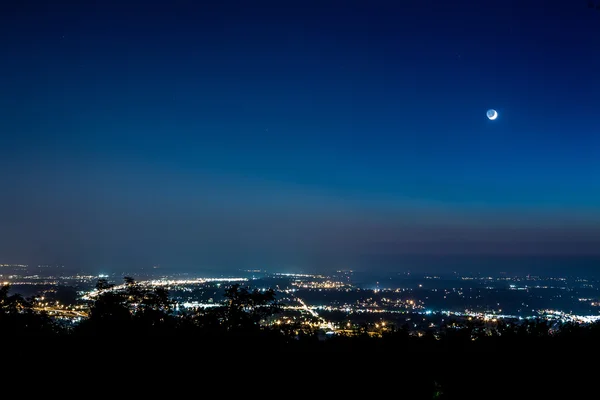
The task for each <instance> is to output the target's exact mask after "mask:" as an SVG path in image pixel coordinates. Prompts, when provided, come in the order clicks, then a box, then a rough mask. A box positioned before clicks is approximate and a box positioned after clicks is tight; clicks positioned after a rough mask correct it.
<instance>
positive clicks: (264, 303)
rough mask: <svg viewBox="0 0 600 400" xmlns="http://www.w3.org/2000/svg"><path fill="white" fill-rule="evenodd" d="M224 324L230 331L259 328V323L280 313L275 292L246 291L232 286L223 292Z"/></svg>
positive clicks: (235, 285)
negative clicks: (224, 301) (224, 302)
mask: <svg viewBox="0 0 600 400" xmlns="http://www.w3.org/2000/svg"><path fill="white" fill-rule="evenodd" d="M224 296H225V299H226V305H225V307H224V310H223V311H224V322H225V325H226V327H227V329H228V330H230V331H249V330H250V331H251V330H257V329H259V328H260V322H261V321H262V320H265V319H267V318H268V317H270V316H272V315H273V314H275V313H277V312H279V311H280V305H279V304H278V303H277V301H276V299H275V297H276V296H275V291H274V290H273V289H268V290H265V291H260V290H258V289H254V290H252V291H250V290H248V288H247V287H241V286H240V285H239V284H234V285H232V286H231V287H230V288H228V289H226V290H225V294H224Z"/></svg>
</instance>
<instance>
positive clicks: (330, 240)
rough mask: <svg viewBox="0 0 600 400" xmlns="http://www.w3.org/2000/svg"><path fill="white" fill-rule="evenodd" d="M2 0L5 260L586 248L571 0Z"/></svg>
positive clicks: (591, 156)
mask: <svg viewBox="0 0 600 400" xmlns="http://www.w3.org/2000/svg"><path fill="white" fill-rule="evenodd" d="M9 3H11V4H8V5H7V4H4V3H2V5H1V6H0V46H1V47H0V50H1V51H2V62H1V63H0V177H1V183H2V186H1V187H2V196H1V198H0V221H2V223H1V231H0V258H1V259H0V262H26V263H47V262H50V263H66V264H70V265H77V266H81V267H86V268H93V269H97V268H104V267H106V268H112V267H123V268H127V267H139V266H149V265H152V264H161V265H164V266H165V267H167V266H172V267H174V268H175V267H198V268H202V267H215V268H221V267H222V268H225V267H231V266H240V267H264V266H266V267H272V268H274V267H276V266H284V265H285V266H290V265H292V266H298V267H302V268H308V267H311V266H312V267H314V266H319V267H332V268H339V267H342V266H348V267H353V268H360V267H364V268H366V267H368V266H372V265H375V264H376V263H378V262H380V260H381V259H385V260H387V262H391V265H393V264H394V262H395V261H394V260H396V258H395V257H400V256H401V255H403V254H426V255H430V254H436V255H437V254H542V255H553V254H567V255H589V254H600V118H599V117H600V11H599V10H594V9H590V8H588V6H587V2H586V1H578V0H577V1H575V0H564V1H561V0H556V1H548V0H545V1H536V0H519V1H516V0H515V1H510V0H509V1H440V0H428V1H423V0H403V1H394V2H392V1H327V0H321V1H306V0H304V1H295V0H290V1H269V2H267V1H228V0H219V1H211V2H208V1H192V0H189V1H184V0H175V1H164V2H158V1H156V2H142V1H98V2H91V1H86V0H80V1H71V2H60V4H51V2H45V1H44V2H42V1H40V2H33V1H28V0H21V1H11V2H9ZM488 108H495V109H496V110H498V112H499V117H498V119H497V120H495V121H490V120H488V119H487V118H486V114H485V113H486V110H487V109H488ZM378 260H379V261H378ZM390 260H391V261H390Z"/></svg>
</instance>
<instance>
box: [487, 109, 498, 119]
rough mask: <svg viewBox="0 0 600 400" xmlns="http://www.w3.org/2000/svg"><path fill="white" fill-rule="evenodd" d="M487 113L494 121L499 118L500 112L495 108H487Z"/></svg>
mask: <svg viewBox="0 0 600 400" xmlns="http://www.w3.org/2000/svg"><path fill="white" fill-rule="evenodd" d="M486 115H487V117H488V118H489V119H490V120H492V121H493V120H495V119H496V118H498V112H497V111H496V110H494V109H490V110H487V113H486Z"/></svg>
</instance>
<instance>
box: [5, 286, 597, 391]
mask: <svg viewBox="0 0 600 400" xmlns="http://www.w3.org/2000/svg"><path fill="white" fill-rule="evenodd" d="M125 282H126V285H125V289H123V290H113V286H112V285H110V284H108V282H107V281H105V280H99V281H98V283H97V285H96V287H97V289H98V291H97V296H95V298H94V299H93V300H91V301H90V304H89V313H88V316H87V317H86V318H84V319H82V320H81V321H80V322H79V323H77V324H75V325H73V326H65V325H63V324H60V323H59V322H57V321H55V320H54V319H52V318H51V317H50V316H48V315H47V314H46V313H45V312H43V311H38V307H36V300H35V299H24V298H23V297H22V296H20V295H18V294H14V295H9V287H8V286H3V287H1V288H0V332H1V337H0V339H1V340H3V343H9V342H10V341H11V340H13V339H24V338H25V339H27V340H29V341H32V340H33V341H41V342H42V343H48V341H47V339H51V340H52V341H55V343H60V344H62V345H63V346H65V347H66V348H72V347H73V346H74V345H75V344H78V343H83V344H84V345H83V346H90V343H103V344H104V346H105V347H106V348H108V347H110V346H116V347H119V346H120V345H122V344H123V343H127V344H128V346H131V348H135V346H136V345H142V344H143V346H144V348H146V349H152V348H157V349H160V348H163V347H164V346H165V343H167V344H169V346H171V349H172V350H171V351H172V354H180V352H181V349H182V348H185V349H186V352H187V353H186V354H188V357H189V358H190V359H196V357H198V359H200V358H201V359H202V360H203V361H202V362H203V363H204V362H208V363H209V364H210V363H212V362H215V361H216V360H219V359H221V360H222V359H223V358H224V357H225V356H224V354H235V355H236V356H235V357H236V358H235V359H236V360H238V361H235V363H233V364H232V365H231V366H229V367H228V368H230V369H231V370H235V368H238V367H241V366H242V365H241V364H239V362H240V361H239V358H240V357H241V355H245V357H248V355H249V354H257V353H258V354H262V355H263V357H271V356H272V357H276V358H277V359H279V360H280V359H281V358H282V357H284V358H285V359H289V357H299V358H300V359H306V358H307V357H315V358H313V362H314V365H312V367H311V366H299V367H300V368H302V369H305V368H308V369H307V370H306V373H312V374H314V373H326V375H328V376H329V375H332V374H335V371H334V370H331V369H335V368H340V369H345V368H348V367H349V365H353V367H352V372H350V373H351V374H353V375H354V376H356V377H357V379H358V380H357V381H356V382H350V383H349V384H350V386H348V387H346V389H345V390H346V391H348V390H349V391H350V392H352V393H355V394H356V393H359V391H360V390H361V389H360V387H361V385H363V386H364V385H366V384H367V382H371V384H373V385H374V386H373V388H374V389H373V390H376V389H375V388H377V387H379V388H383V389H385V390H386V391H392V392H394V393H397V394H398V396H395V397H398V398H407V399H448V398H461V399H464V398H541V397H540V396H542V394H543V393H549V392H552V393H554V394H555V393H556V391H557V390H560V389H561V388H562V389H564V388H566V387H568V388H570V389H569V390H570V391H571V392H572V391H573V390H574V389H575V388H576V387H581V386H577V385H581V384H586V383H589V382H590V381H586V380H584V378H583V376H584V375H579V376H577V377H576V379H572V378H570V377H569V376H568V375H564V374H563V375H560V376H557V377H556V379H558V380H556V381H553V382H551V383H550V382H548V380H549V379H553V378H552V377H553V376H556V373H557V368H556V366H555V365H554V366H552V367H551V368H550V367H549V370H540V369H539V368H541V367H539V366H537V365H536V363H535V361H536V360H538V361H539V359H540V357H542V356H544V355H548V354H552V355H556V356H561V355H565V354H568V355H577V354H585V353H589V352H590V351H593V350H596V349H598V343H600V323H594V324H575V323H565V324H564V325H562V326H561V327H560V328H556V327H554V326H553V327H552V328H551V327H550V326H549V325H548V323H547V322H546V321H527V322H525V323H522V324H510V323H505V324H499V325H498V328H497V329H496V330H494V331H493V333H491V334H490V332H489V331H484V330H481V329H479V327H478V326H477V325H476V324H473V325H471V326H461V327H460V328H456V329H451V328H448V329H445V330H444V331H443V332H440V333H434V332H426V334H424V335H422V336H414V335H411V334H410V332H409V331H408V329H407V328H406V327H391V328H390V329H389V330H388V331H386V332H385V333H384V334H383V335H382V336H381V337H373V336H370V335H368V334H367V333H364V334H360V333H359V334H355V335H344V334H335V335H332V336H331V337H326V338H324V337H323V336H322V335H320V334H319V333H318V332H315V331H311V330H310V329H307V328H304V327H303V326H285V328H282V327H280V326H278V325H276V324H266V323H265V321H268V320H269V319H272V318H275V317H276V316H277V314H278V313H280V312H281V307H280V304H278V302H277V300H276V296H275V292H274V291H273V290H266V291H258V290H249V289H248V288H245V287H241V286H240V285H237V284H235V285H232V286H231V287H229V288H227V289H225V293H224V297H225V299H226V301H225V302H223V304H221V305H219V306H216V307H212V308H205V309H194V310H186V311H184V312H182V311H176V307H175V306H174V304H173V302H172V301H171V300H170V299H169V293H168V291H166V290H164V289H162V288H152V289H148V288H146V287H143V286H141V285H139V284H138V283H136V282H135V281H134V280H133V279H131V278H125ZM30 343H33V342H30ZM65 344H66V345H65ZM131 348H130V349H131ZM283 352H285V355H284V353H283ZM6 354H8V353H7V352H6V351H5V352H4V355H5V356H6ZM273 354H277V355H276V356H273ZM100 358H102V357H100ZM348 358H352V359H353V360H354V361H353V363H354V364H346V365H341V366H339V367H335V366H334V365H332V364H331V362H332V361H334V360H346V359H348ZM369 359H370V360H371V361H369ZM178 360H179V358H178ZM382 360H383V361H382ZM465 360H468V361H467V363H466V364H467V365H468V367H464V365H465ZM171 362H173V359H171ZM236 363H238V364H239V365H238V364H236ZM273 363H274V364H277V363H281V361H275V360H274V361H273ZM286 363H289V361H286V362H284V364H286ZM323 363H325V364H326V365H327V366H326V367H325V369H323ZM527 364H528V365H529V366H530V367H531V368H523V367H524V365H527ZM235 365H237V367H236V366H235ZM548 365H552V364H548ZM425 366H426V368H425ZM287 368H288V367H286V368H284V369H286V370H287ZM311 368H312V369H311ZM404 369H408V371H409V372H403V371H404ZM319 371H320V372H319ZM373 371H376V372H375V373H373ZM517 371H518V372H517ZM290 373H291V374H296V373H297V372H293V371H290ZM367 376H371V377H373V376H378V377H379V378H377V379H379V380H378V383H376V384H375V383H373V382H372V381H369V380H367V381H362V379H366V377H367ZM345 379H347V376H346V378H345ZM540 379H542V380H543V382H546V383H544V384H542V385H540V384H539V382H540V381H539V380H540ZM569 379H571V380H569ZM585 379H587V378H585ZM361 382H362V383H361ZM532 382H537V383H536V384H535V387H536V389H535V394H534V395H533V397H531V396H530V395H528V394H527V393H529V392H530V389H531V384H532ZM398 385H400V386H398ZM557 385H558V386H557ZM363 389H364V388H363ZM383 389H382V390H383ZM340 390H342V389H340ZM353 390H357V392H353ZM340 393H341V392H340ZM506 396H508V397H506Z"/></svg>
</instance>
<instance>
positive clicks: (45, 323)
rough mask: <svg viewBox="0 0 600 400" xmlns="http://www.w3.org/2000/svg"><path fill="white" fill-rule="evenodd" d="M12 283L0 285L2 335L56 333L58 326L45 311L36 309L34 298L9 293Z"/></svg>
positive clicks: (0, 327)
mask: <svg viewBox="0 0 600 400" xmlns="http://www.w3.org/2000/svg"><path fill="white" fill-rule="evenodd" d="M9 291H10V285H4V286H1V287H0V335H4V336H7V335H11V336H12V335H54V334H57V333H59V329H58V326H57V325H56V324H54V323H53V322H52V320H51V319H50V318H49V317H48V315H47V314H46V313H45V312H41V311H40V312H38V311H35V310H34V299H24V298H23V296H21V295H20V294H13V295H9V294H8V293H9Z"/></svg>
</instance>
